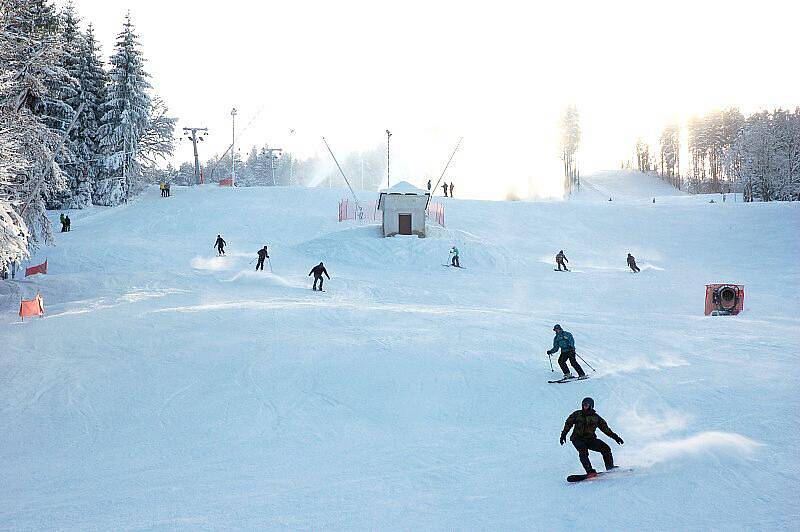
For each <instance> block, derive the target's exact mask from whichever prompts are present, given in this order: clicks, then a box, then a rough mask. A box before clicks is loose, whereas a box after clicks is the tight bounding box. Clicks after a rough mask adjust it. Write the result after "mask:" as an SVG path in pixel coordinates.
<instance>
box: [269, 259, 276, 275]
mask: <svg viewBox="0 0 800 532" xmlns="http://www.w3.org/2000/svg"><path fill="white" fill-rule="evenodd" d="M267 264H269V273H275V272H274V271H272V261H271V260H270V259H269V258H267Z"/></svg>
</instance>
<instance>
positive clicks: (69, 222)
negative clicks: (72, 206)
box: [64, 214, 72, 233]
mask: <svg viewBox="0 0 800 532" xmlns="http://www.w3.org/2000/svg"><path fill="white" fill-rule="evenodd" d="M64 222H65V223H66V224H67V233H69V232H70V231H72V220H70V219H69V214H68V215H66V216H65V217H64Z"/></svg>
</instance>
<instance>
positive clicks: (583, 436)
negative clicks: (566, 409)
mask: <svg viewBox="0 0 800 532" xmlns="http://www.w3.org/2000/svg"><path fill="white" fill-rule="evenodd" d="M573 427H574V428H573ZM570 429H572V436H570V438H569V439H570V441H571V442H572V445H574V446H575V449H577V451H578V457H579V458H580V460H581V465H582V466H583V468H584V469H585V470H586V478H592V477H596V476H597V471H595V470H594V468H593V467H592V463H591V462H590V461H589V451H595V452H598V453H600V454H602V455H603V463H604V465H605V466H606V471H610V470H611V469H614V468H615V467H616V466H615V465H614V456H613V455H612V454H611V447H609V446H608V444H607V443H606V442H604V441H603V440H601V439H599V438H598V437H597V436H596V435H595V433H594V431H595V430H597V429H600V430H601V431H602V432H603V434H605V435H606V436H608V437H609V438H611V439H612V440H614V441H615V442H617V444H618V445H622V444H623V443H625V442H624V441H622V438H620V437H619V436H618V435H617V434H616V433H615V432H614V431H613V430H611V429H610V428H609V426H608V423H606V420H605V419H603V418H602V417H600V415H599V414H598V413H597V412H595V411H594V399H592V398H591V397H586V398H585V399H584V400H583V401H581V409H580V410H576V411H575V412H573V413H572V414H570V415H569V417H568V418H567V421H566V422H565V423H564V430H562V431H561V439H560V440H559V443H561V445H564V443H565V442H566V441H567V434H568V433H569V431H570Z"/></svg>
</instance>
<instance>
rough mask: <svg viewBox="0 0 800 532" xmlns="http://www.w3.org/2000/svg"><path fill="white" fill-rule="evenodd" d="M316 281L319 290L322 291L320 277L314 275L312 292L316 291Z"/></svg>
mask: <svg viewBox="0 0 800 532" xmlns="http://www.w3.org/2000/svg"><path fill="white" fill-rule="evenodd" d="M317 281H319V290H322V276H321V275H315V276H314V290H317Z"/></svg>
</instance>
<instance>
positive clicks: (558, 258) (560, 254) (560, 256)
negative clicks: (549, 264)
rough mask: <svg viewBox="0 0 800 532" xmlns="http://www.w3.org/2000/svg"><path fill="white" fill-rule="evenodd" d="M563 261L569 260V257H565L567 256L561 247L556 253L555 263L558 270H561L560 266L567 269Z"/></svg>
mask: <svg viewBox="0 0 800 532" xmlns="http://www.w3.org/2000/svg"><path fill="white" fill-rule="evenodd" d="M565 262H569V259H567V256H566V255H564V250H563V249H562V250H561V251H559V252H558V255H556V264H557V265H558V271H561V267H562V266H563V267H564V269H565V270H566V271H569V268H567V265H566V264H564V263H565Z"/></svg>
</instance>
